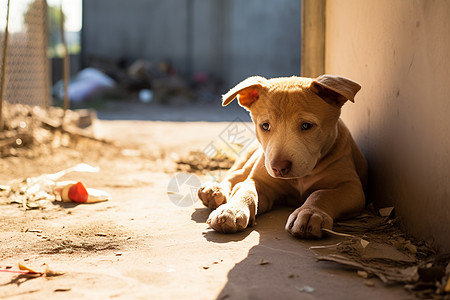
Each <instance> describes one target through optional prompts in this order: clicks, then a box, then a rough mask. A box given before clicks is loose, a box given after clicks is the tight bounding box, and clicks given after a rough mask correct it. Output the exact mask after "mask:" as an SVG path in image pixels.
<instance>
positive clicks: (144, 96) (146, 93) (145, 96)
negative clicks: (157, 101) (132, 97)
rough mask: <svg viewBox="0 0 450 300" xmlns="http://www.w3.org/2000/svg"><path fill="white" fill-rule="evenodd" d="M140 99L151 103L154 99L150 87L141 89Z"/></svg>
mask: <svg viewBox="0 0 450 300" xmlns="http://www.w3.org/2000/svg"><path fill="white" fill-rule="evenodd" d="M139 100H141V102H142V103H150V102H151V101H152V100H153V92H152V91H151V90H149V89H143V90H140V91H139Z"/></svg>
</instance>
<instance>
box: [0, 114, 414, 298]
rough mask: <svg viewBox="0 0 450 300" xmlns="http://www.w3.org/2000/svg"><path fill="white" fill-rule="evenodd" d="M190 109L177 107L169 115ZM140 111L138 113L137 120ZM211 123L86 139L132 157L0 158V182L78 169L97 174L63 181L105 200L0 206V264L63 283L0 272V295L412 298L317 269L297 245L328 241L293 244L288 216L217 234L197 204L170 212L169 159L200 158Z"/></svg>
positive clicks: (150, 124)
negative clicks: (48, 274) (107, 142)
mask: <svg viewBox="0 0 450 300" xmlns="http://www.w3.org/2000/svg"><path fill="white" fill-rule="evenodd" d="M201 109H202V108H198V107H185V108H178V109H177V112H176V113H175V115H179V114H181V115H183V114H184V115H189V114H191V113H194V111H197V113H198V111H201ZM151 110H152V107H151V106H148V108H147V110H146V109H145V108H144V107H143V106H141V108H140V112H141V113H142V114H143V115H144V116H145V115H146V114H151ZM105 114H109V116H110V117H111V118H112V112H111V111H110V112H104V113H100V114H99V115H100V116H102V115H105ZM169 114H170V113H169ZM222 120H226V122H215V123H212V122H158V121H133V120H122V121H107V120H103V121H99V122H97V123H96V124H95V126H96V131H97V133H99V134H100V135H102V136H104V137H107V138H111V139H113V140H115V141H116V142H117V143H120V144H122V145H124V148H128V149H134V150H139V152H137V153H135V156H134V155H133V152H130V151H128V152H120V151H119V152H114V151H112V150H111V149H109V148H108V147H106V148H105V147H97V148H96V150H93V149H92V148H89V149H88V148H86V151H85V152H80V153H75V152H70V151H69V150H70V149H66V150H64V149H63V150H64V151H65V152H55V153H54V154H53V155H52V156H50V157H46V158H39V159H35V160H33V161H30V160H28V159H25V158H23V159H19V160H16V159H14V158H9V159H6V160H3V162H2V165H1V166H2V170H3V169H5V168H8V170H10V172H8V173H6V172H2V173H1V176H0V179H1V182H2V183H4V182H5V181H6V180H7V179H11V177H16V178H17V177H20V176H23V175H24V174H27V175H28V176H37V175H39V174H41V173H46V172H55V171H58V170H60V169H63V168H66V167H68V166H71V165H74V164H76V163H78V162H85V163H89V164H92V165H98V166H100V168H101V171H100V172H99V173H80V174H76V173H73V174H70V175H67V176H66V177H65V178H64V179H68V180H69V179H76V180H82V181H83V182H85V183H86V184H87V185H88V187H95V188H98V189H103V190H106V191H108V192H109V193H110V194H111V195H112V200H111V201H108V202H103V203H98V204H92V205H83V204H80V205H71V204H67V205H51V206H49V207H48V208H46V209H44V210H32V211H23V210H21V209H20V208H19V207H17V206H16V205H2V206H1V211H2V218H1V219H0V240H1V241H2V242H1V243H0V266H1V267H2V268H4V267H5V266H8V265H9V266H12V267H13V269H15V268H16V266H17V263H18V262H23V263H24V264H26V265H28V266H30V267H34V268H37V269H39V268H42V266H41V265H42V264H43V263H47V264H48V265H49V266H50V267H51V268H52V269H53V270H57V271H63V272H65V274H64V275H62V276H59V277H53V278H42V277H39V278H31V279H27V278H18V277H16V276H15V275H14V274H9V273H0V298H8V299H43V298H45V299H82V298H84V299H88V298H90V299H92V298H96V299H109V298H115V299H275V298H280V299H288V298H290V299H411V298H413V296H412V295H410V294H408V293H407V292H406V291H405V290H404V289H403V288H402V287H401V286H384V285H383V284H382V283H381V282H380V281H378V280H377V279H375V278H371V279H369V280H370V281H371V282H372V283H373V284H374V286H373V287H370V286H367V285H366V284H367V282H366V279H363V278H361V277H359V276H357V274H356V271H355V270H350V269H346V268H342V267H339V266H338V265H336V264H333V263H326V262H320V263H319V262H316V260H315V258H314V255H313V253H312V252H311V251H310V250H309V249H308V248H309V247H310V246H313V245H323V244H324V243H327V244H328V243H332V240H329V239H328V240H316V241H303V240H298V239H295V238H293V237H292V236H290V235H289V234H288V233H287V232H285V230H284V225H285V222H286V219H287V217H288V215H289V213H290V212H291V211H292V209H293V208H289V207H281V208H277V209H275V210H274V211H272V212H269V213H267V214H264V215H262V216H259V217H258V218H257V225H256V226H255V227H253V228H248V229H247V230H245V231H244V232H242V233H238V234H230V235H227V234H219V233H216V232H214V231H212V230H211V229H209V228H208V226H207V225H206V224H205V220H206V218H207V216H208V214H209V212H210V211H209V209H207V208H204V207H203V206H202V205H201V203H200V201H197V202H196V203H195V204H194V205H193V206H190V207H179V206H176V205H174V204H173V203H172V202H171V201H170V200H169V198H168V195H167V193H166V191H167V185H168V182H169V180H170V179H171V178H172V177H173V176H174V175H175V174H176V171H175V166H174V165H173V161H172V160H171V159H170V157H171V155H172V153H177V155H183V153H186V152H187V151H190V150H201V149H203V148H204V147H205V145H207V144H208V143H210V142H211V140H214V139H215V138H216V137H217V135H219V134H220V133H221V132H222V131H223V130H224V128H226V126H228V125H229V122H228V121H227V120H228V117H223V119H222ZM125 153H128V154H125ZM19 173H20V174H22V175H20V174H19ZM198 176H199V179H200V180H202V181H203V180H206V179H208V176H207V175H201V174H198ZM33 229H38V230H41V232H40V233H36V232H32V231H31V230H33ZM44 237H45V238H44Z"/></svg>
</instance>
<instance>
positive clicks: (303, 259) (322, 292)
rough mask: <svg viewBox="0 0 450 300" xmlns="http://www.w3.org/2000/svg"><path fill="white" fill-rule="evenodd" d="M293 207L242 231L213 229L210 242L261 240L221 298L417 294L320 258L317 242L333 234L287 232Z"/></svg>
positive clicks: (198, 215)
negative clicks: (315, 236) (305, 236)
mask: <svg viewBox="0 0 450 300" xmlns="http://www.w3.org/2000/svg"><path fill="white" fill-rule="evenodd" d="M292 210H293V208H289V207H279V208H276V209H275V210H274V211H271V212H269V213H267V214H264V215H262V216H259V217H258V218H257V225H256V226H254V227H251V228H247V229H246V230H245V231H243V232H240V233H237V234H220V233H217V232H215V231H212V230H211V231H207V232H206V233H204V238H205V239H207V240H208V241H209V242H213V243H220V244H224V245H225V244H227V243H234V242H238V241H241V240H244V239H245V238H246V237H247V236H248V235H249V234H250V233H251V232H252V231H257V232H258V234H259V244H257V245H255V246H253V247H252V248H251V249H250V250H249V252H248V255H247V257H246V258H245V259H244V260H242V261H240V262H239V263H237V264H236V265H235V266H234V268H232V269H231V270H230V271H229V272H228V275H227V278H228V281H227V283H226V285H225V286H224V287H223V289H222V291H221V292H220V294H219V295H218V296H217V299H277V298H278V299H382V298H385V299H407V298H409V297H410V296H411V295H409V294H408V293H407V292H405V291H404V290H403V288H402V287H401V286H385V285H383V284H382V283H381V281H378V280H377V279H371V281H372V282H373V283H374V287H369V286H367V285H366V284H365V282H364V279H363V278H361V277H358V276H357V273H356V271H355V270H352V269H349V268H346V267H342V266H339V265H337V264H333V263H328V262H317V261H316V259H315V256H314V254H313V253H312V251H310V250H309V247H311V246H319V245H330V244H334V243H336V242H337V240H334V239H333V238H331V237H330V238H326V239H322V240H299V239H296V238H293V237H292V236H290V235H289V234H288V233H287V232H286V231H285V230H284V225H285V222H286V220H287V218H288V216H289V214H290V213H291V211H292ZM209 212H210V210H209V209H206V208H204V209H196V210H195V211H194V213H193V214H192V220H194V221H196V222H204V221H206V219H207V217H208V214H209Z"/></svg>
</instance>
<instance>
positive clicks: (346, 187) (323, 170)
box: [199, 75, 367, 238]
mask: <svg viewBox="0 0 450 300" xmlns="http://www.w3.org/2000/svg"><path fill="white" fill-rule="evenodd" d="M359 89H360V86H359V85H358V84H357V83H355V82H353V81H351V80H349V79H347V78H344V77H339V76H332V75H323V76H320V77H318V78H315V79H311V78H303V77H290V78H274V79H269V80H268V79H265V78H263V77H259V76H255V77H250V78H248V79H246V80H244V81H243V82H241V83H239V84H238V85H237V86H236V87H234V88H233V89H231V90H230V91H229V92H228V93H227V94H225V95H224V96H223V105H224V106H225V105H227V104H229V103H230V102H231V101H233V99H235V98H236V97H237V98H238V100H239V104H240V105H241V106H243V107H245V108H246V109H247V110H249V111H250V114H251V117H252V120H253V123H254V124H255V132H256V136H257V138H258V141H259V143H260V146H259V147H257V148H255V149H250V150H249V151H248V153H247V154H246V155H245V156H243V157H241V158H240V159H238V160H237V161H236V163H235V165H234V166H233V167H232V168H231V169H230V171H229V173H228V174H227V176H226V177H225V178H224V180H223V181H222V182H220V183H207V184H205V185H204V186H203V187H202V188H201V189H200V190H199V198H200V199H201V200H202V202H203V203H204V204H205V205H206V206H208V207H210V208H212V209H215V210H214V211H213V212H211V214H210V216H209V219H208V221H207V223H208V224H210V226H211V227H212V228H214V229H215V230H217V231H219V232H236V231H242V230H244V229H245V228H246V227H247V226H248V225H253V224H254V223H255V217H256V215H257V214H261V213H264V212H266V211H268V210H270V209H271V208H272V206H273V205H274V204H277V203H279V204H289V205H295V206H299V208H297V209H296V210H295V211H294V212H293V213H292V214H291V215H290V216H289V218H288V220H287V224H286V230H287V231H288V232H290V233H291V234H293V235H294V236H297V237H300V238H318V237H321V236H322V230H321V229H322V228H328V229H331V228H332V226H333V222H334V221H335V220H338V219H342V218H349V217H353V216H355V215H357V214H358V213H359V212H360V211H361V210H362V209H363V207H364V203H365V199H364V192H363V188H364V186H365V183H366V177H367V164H366V161H365V159H364V157H363V155H362V154H361V152H360V150H359V149H358V147H357V145H356V143H355V142H354V141H353V139H352V137H351V135H350V132H349V131H348V129H347V128H346V127H345V125H344V123H343V122H342V121H341V120H340V119H339V116H340V111H341V106H342V105H343V104H344V103H345V102H346V101H347V100H351V101H354V96H355V94H356V93H357V92H358V91H359ZM304 124H309V125H311V127H310V128H309V127H308V126H309V125H304ZM302 126H307V127H308V128H309V129H304V130H302ZM263 128H266V129H267V128H268V130H264V129H263Z"/></svg>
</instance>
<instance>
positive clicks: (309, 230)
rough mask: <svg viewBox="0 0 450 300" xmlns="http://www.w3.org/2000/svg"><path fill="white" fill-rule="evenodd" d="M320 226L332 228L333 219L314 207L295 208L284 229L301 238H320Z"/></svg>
mask: <svg viewBox="0 0 450 300" xmlns="http://www.w3.org/2000/svg"><path fill="white" fill-rule="evenodd" d="M322 228H326V229H332V228H333V219H332V218H331V217H330V215H329V214H327V213H326V212H324V211H323V210H321V209H318V208H316V207H305V208H302V207H300V208H297V209H296V210H295V211H294V212H293V213H292V214H291V215H290V216H289V218H288V221H287V223H286V230H287V231H288V232H289V233H290V234H292V235H294V236H296V237H299V238H302V239H311V238H321V237H322Z"/></svg>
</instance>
